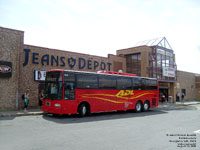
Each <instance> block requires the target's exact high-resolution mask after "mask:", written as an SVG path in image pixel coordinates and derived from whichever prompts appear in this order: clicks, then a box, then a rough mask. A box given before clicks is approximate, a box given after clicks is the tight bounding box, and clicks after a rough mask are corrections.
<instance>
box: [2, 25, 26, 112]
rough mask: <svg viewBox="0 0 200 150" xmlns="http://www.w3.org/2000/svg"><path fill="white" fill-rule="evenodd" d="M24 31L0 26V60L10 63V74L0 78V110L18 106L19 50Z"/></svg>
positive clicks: (21, 45)
mask: <svg viewBox="0 0 200 150" xmlns="http://www.w3.org/2000/svg"><path fill="white" fill-rule="evenodd" d="M23 38H24V32H22V31H17V30H12V29H7V28H3V27H0V61H6V62H11V63H12V76H11V77H7V78H0V89H1V90H0V110H4V109H15V108H17V107H18V95H19V94H18V87H19V82H18V81H19V80H18V79H19V50H20V49H22V48H23Z"/></svg>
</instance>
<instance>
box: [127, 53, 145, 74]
mask: <svg viewBox="0 0 200 150" xmlns="http://www.w3.org/2000/svg"><path fill="white" fill-rule="evenodd" d="M126 57H127V59H126V64H127V73H133V74H136V75H137V76H141V53H137V54H131V55H126Z"/></svg>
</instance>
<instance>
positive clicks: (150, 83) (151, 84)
mask: <svg viewBox="0 0 200 150" xmlns="http://www.w3.org/2000/svg"><path fill="white" fill-rule="evenodd" d="M145 83H146V90H157V81H156V80H150V79H146V81H145Z"/></svg>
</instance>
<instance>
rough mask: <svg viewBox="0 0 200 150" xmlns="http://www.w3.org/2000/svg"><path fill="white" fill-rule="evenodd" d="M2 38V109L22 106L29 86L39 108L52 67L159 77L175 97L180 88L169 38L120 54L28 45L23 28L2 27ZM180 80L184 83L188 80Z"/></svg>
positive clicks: (163, 91)
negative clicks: (85, 52)
mask: <svg viewBox="0 0 200 150" xmlns="http://www.w3.org/2000/svg"><path fill="white" fill-rule="evenodd" d="M0 39H1V40H0V88H1V89H2V90H1V91H0V110H4V109H21V108H22V107H23V102H22V100H21V95H22V94H23V93H24V92H25V90H26V89H30V107H37V106H38V93H39V91H40V90H41V89H42V88H44V79H45V75H46V71H47V70H50V69H66V70H79V71H90V72H96V71H99V70H107V71H119V70H120V71H123V72H127V73H133V74H137V75H138V76H143V77H150V78H157V79H158V80H159V84H160V93H161V94H165V95H166V97H167V98H168V97H169V96H171V97H173V98H174V97H175V95H176V92H177V90H179V89H178V86H177V69H176V68H177V67H176V63H175V54H174V53H173V50H172V49H171V47H170V45H169V43H168V42H167V40H166V38H162V39H155V40H153V41H149V42H148V43H145V42H143V43H141V44H142V45H137V46H135V47H133V48H128V49H123V50H118V51H117V55H111V54H109V55H108V57H99V56H94V55H87V54H81V53H75V52H70V51H64V50H57V49H50V48H44V47H38V46H32V45H26V44H24V32H23V31H18V30H13V29H7V28H2V27H0ZM151 43H154V44H151ZM149 44H151V45H149ZM181 76H182V75H181ZM178 77H179V76H178ZM180 79H181V78H180ZM191 80H193V78H192V79H191ZM195 80H197V82H195V83H194V85H193V88H194V90H195V92H196V93H197V94H198V92H199V91H198V90H196V86H197V87H200V86H199V78H197V79H196V78H195ZM178 82H180V85H181V86H182V85H183V86H184V84H182V82H184V81H182V80H181V81H179V80H178ZM186 91H188V90H186ZM199 93H200V92H199ZM199 95H200V94H199ZM189 98H195V99H197V98H198V97H189ZM199 99H200V98H199ZM174 100H175V99H174Z"/></svg>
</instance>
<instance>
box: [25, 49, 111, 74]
mask: <svg viewBox="0 0 200 150" xmlns="http://www.w3.org/2000/svg"><path fill="white" fill-rule="evenodd" d="M24 53H25V61H24V63H23V66H27V65H28V64H29V63H31V64H36V65H39V64H41V65H42V66H58V67H69V68H70V69H73V68H74V67H77V68H78V69H79V70H84V69H88V70H108V71H110V69H111V65H112V64H111V63H109V62H103V61H102V62H99V61H96V60H90V59H85V58H83V57H79V58H73V57H66V56H55V55H49V54H44V55H42V56H40V54H39V53H36V52H31V50H30V49H24ZM39 56H40V57H39ZM30 60H32V61H30Z"/></svg>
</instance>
